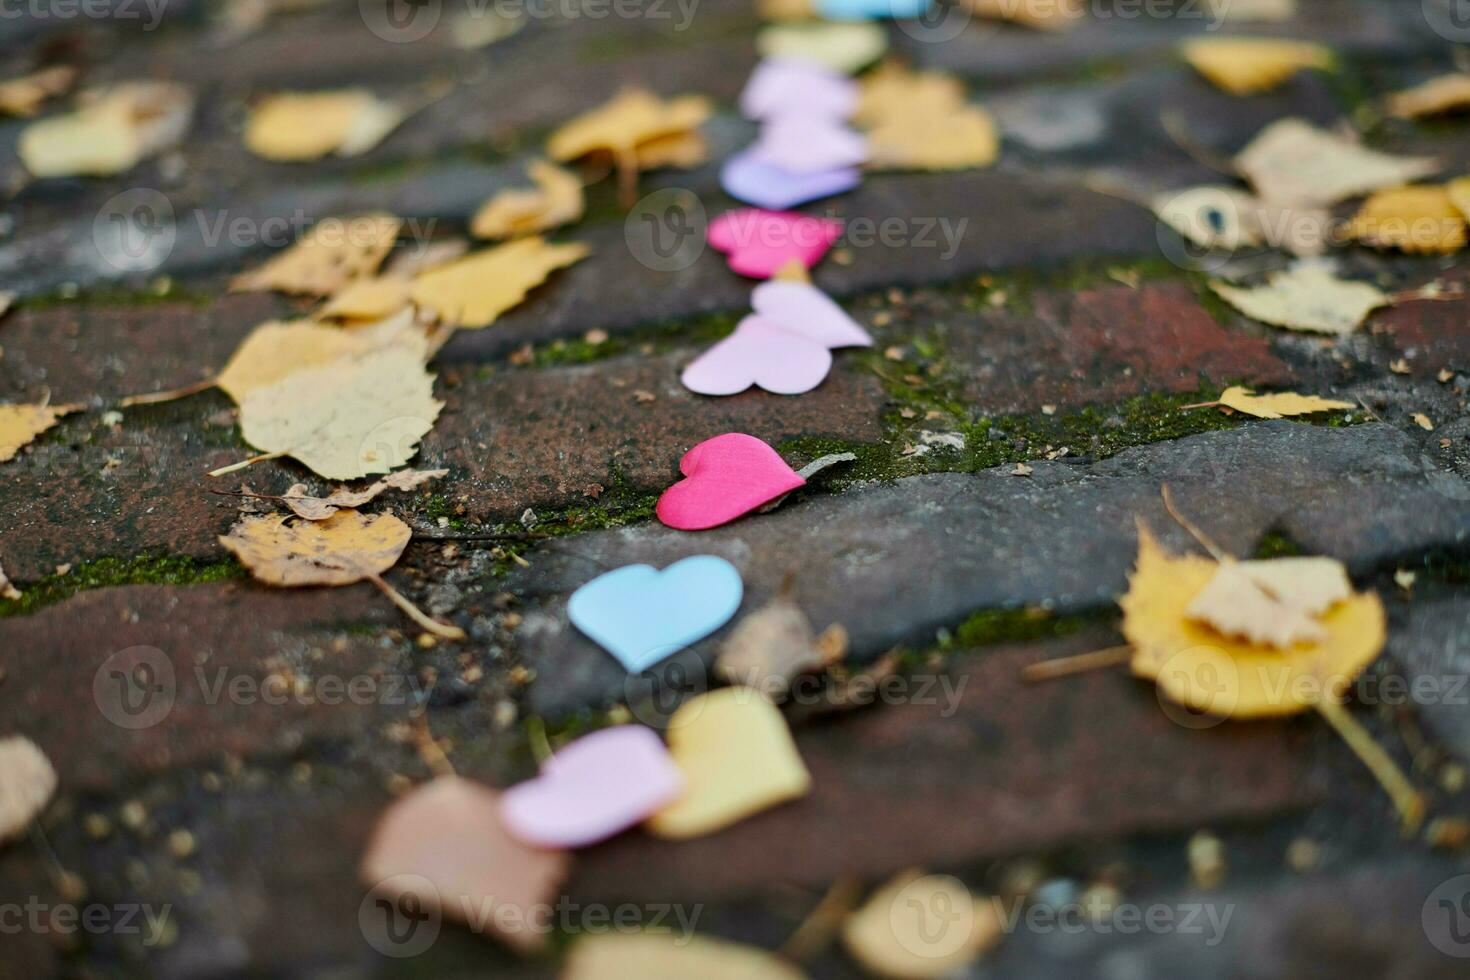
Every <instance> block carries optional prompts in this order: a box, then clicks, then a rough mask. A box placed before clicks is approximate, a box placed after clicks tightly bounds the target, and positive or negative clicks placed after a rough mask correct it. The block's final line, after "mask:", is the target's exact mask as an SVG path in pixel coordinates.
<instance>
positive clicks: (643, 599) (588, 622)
mask: <svg viewBox="0 0 1470 980" xmlns="http://www.w3.org/2000/svg"><path fill="white" fill-rule="evenodd" d="M744 592H745V586H744V584H743V583H742V582H741V581H740V573H739V572H738V571H736V569H735V566H734V565H732V564H730V563H729V562H727V561H726V560H725V559H723V558H718V557H716V556H714V555H695V556H694V557H693V558H685V559H684V560H682V561H676V562H674V563H673V564H672V565H670V566H669V567H668V568H665V569H664V570H663V571H659V570H658V569H656V568H654V567H653V566H652V565H624V566H623V567H622V568H615V569H613V570H612V571H610V572H608V573H607V574H605V575H599V576H597V578H595V579H593V580H592V581H590V582H588V583H587V584H586V585H584V586H582V587H581V588H580V589H578V590H577V591H576V592H573V593H572V597H571V598H570V599H568V600H567V615H568V616H569V617H570V618H571V620H572V623H573V624H574V625H575V626H576V627H577V629H579V630H581V631H582V632H583V633H586V634H587V635H588V636H589V637H591V638H592V639H593V640H595V641H597V644H598V645H599V646H601V647H602V648H603V649H605V650H606V651H607V652H608V653H611V654H612V655H613V656H614V657H617V658H618V660H619V662H621V663H622V665H623V666H624V667H626V668H628V670H629V671H632V672H633V673H638V672H639V671H641V670H645V669H646V668H648V667H651V666H653V665H654V664H656V663H658V662H659V661H660V660H663V659H665V658H666V657H670V656H673V655H674V654H675V653H678V652H679V651H680V650H682V649H684V648H685V647H687V646H689V645H690V644H691V643H694V642H696V641H698V640H702V639H704V638H705V637H706V636H709V635H710V634H711V633H713V632H714V631H715V630H717V629H719V628H720V627H721V626H724V625H725V624H726V623H728V622H729V621H730V617H731V616H733V615H735V610H737V609H739V608H740V599H741V596H742V595H744Z"/></svg>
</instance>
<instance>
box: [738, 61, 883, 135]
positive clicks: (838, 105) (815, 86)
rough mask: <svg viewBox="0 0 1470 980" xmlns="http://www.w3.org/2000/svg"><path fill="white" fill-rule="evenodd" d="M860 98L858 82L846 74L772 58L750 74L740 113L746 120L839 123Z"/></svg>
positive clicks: (800, 62)
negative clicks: (797, 119)
mask: <svg viewBox="0 0 1470 980" xmlns="http://www.w3.org/2000/svg"><path fill="white" fill-rule="evenodd" d="M859 98H861V96H860V93H859V89H858V84H857V82H855V81H853V80H852V79H850V78H848V77H847V76H845V75H839V74H837V73H836V72H834V71H831V70H830V69H827V68H822V67H820V66H818V65H813V64H808V63H806V62H802V61H778V60H774V59H772V60H766V61H762V62H761V63H760V64H758V65H756V66H755V71H753V72H751V73H750V80H749V81H748V82H746V83H745V89H744V90H743V91H742V92H741V93H740V111H741V113H742V114H743V115H744V116H745V118H747V119H775V118H776V117H778V116H795V117H800V118H803V119H807V120H813V119H819V118H820V119H836V120H841V119H846V118H847V117H848V116H850V115H852V114H853V111H854V110H856V109H857V105H858V100H859Z"/></svg>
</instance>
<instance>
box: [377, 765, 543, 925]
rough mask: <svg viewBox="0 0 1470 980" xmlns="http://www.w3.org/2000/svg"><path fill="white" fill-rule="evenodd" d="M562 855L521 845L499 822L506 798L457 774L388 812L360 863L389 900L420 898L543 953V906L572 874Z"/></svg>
mask: <svg viewBox="0 0 1470 980" xmlns="http://www.w3.org/2000/svg"><path fill="white" fill-rule="evenodd" d="M570 866H571V862H570V860H569V859H568V858H567V855H566V854H565V853H564V852H562V851H550V850H542V849H540V848H535V847H530V846H528V845H526V844H522V843H521V842H520V841H518V840H516V839H515V838H514V837H513V836H511V834H510V833H509V832H508V831H506V829H505V827H504V826H503V825H502V824H501V821H500V794H498V793H496V792H495V791H494V790H491V789H489V788H487V787H485V786H481V785H479V784H478V783H474V782H471V781H470V780H468V779H461V778H459V777H458V776H440V777H439V778H437V779H435V780H433V781H432V782H429V783H427V784H425V785H423V786H420V787H419V788H417V789H415V790H413V791H412V792H411V793H409V794H408V795H407V796H404V797H403V798H402V799H400V800H398V801H396V802H395V803H393V805H391V806H390V807H388V809H387V810H386V811H384V813H383V815H382V817H380V818H379V820H378V825H377V827H376V828H375V829H374V831H373V836H372V840H371V841H370V842H369V844H368V849H367V853H366V854H364V855H363V859H362V865H361V876H362V880H363V882H364V883H365V884H367V886H368V887H369V888H370V889H372V890H373V891H374V892H376V893H378V894H380V895H383V896H384V897H386V898H388V899H389V900H397V899H400V898H402V897H405V896H412V897H414V898H415V899H417V900H418V901H419V902H420V903H421V904H422V906H423V907H424V908H425V909H428V910H437V911H438V912H439V913H440V914H442V915H443V916H444V917H446V918H452V919H458V920H460V921H468V920H470V918H471V917H477V916H479V914H480V913H482V912H483V911H484V910H486V909H490V908H491V907H492V906H493V907H494V908H496V909H502V910H510V911H512V912H514V913H515V914H513V915H503V914H495V915H485V916H483V921H481V919H479V918H476V919H475V921H474V922H473V924H474V925H476V926H486V927H489V928H491V929H493V930H494V931H495V933H496V934H497V935H498V937H499V938H500V939H501V940H502V941H503V942H505V943H506V944H507V945H508V946H510V947H511V948H513V949H516V950H518V951H521V952H530V951H534V950H537V949H540V948H541V947H542V946H543V945H544V944H545V942H546V932H545V931H543V930H539V929H536V928H535V926H536V924H537V923H538V922H539V919H538V918H537V916H536V915H535V911H536V909H537V908H538V907H542V906H544V905H545V904H546V903H548V902H551V901H552V900H553V899H554V897H555V895H556V893H557V890H558V889H559V888H560V887H561V883H562V881H563V880H564V879H565V878H566V876H567V872H568V871H569V870H570Z"/></svg>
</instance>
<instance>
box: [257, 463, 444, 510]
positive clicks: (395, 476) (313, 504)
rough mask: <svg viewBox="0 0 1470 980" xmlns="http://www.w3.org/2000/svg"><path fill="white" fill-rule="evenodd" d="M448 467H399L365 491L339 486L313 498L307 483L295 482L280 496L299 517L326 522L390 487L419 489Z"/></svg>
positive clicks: (368, 500) (405, 489) (439, 475)
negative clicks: (435, 468)
mask: <svg viewBox="0 0 1470 980" xmlns="http://www.w3.org/2000/svg"><path fill="white" fill-rule="evenodd" d="M448 473H449V471H448V470H399V471H398V472H396V473H390V474H388V475H387V476H385V477H384V478H383V479H381V480H379V481H378V482H376V483H374V484H373V485H372V486H370V487H368V488H367V489H365V490H348V489H347V488H346V487H338V488H337V489H336V490H335V491H334V492H333V493H332V494H331V495H330V496H327V497H313V496H310V495H308V494H307V492H306V484H304V483H297V484H293V485H292V486H291V488H290V489H289V490H287V491H286V492H285V493H284V494H283V495H282V496H281V498H280V500H281V503H283V504H285V505H286V506H287V507H289V508H291V511H292V513H294V514H295V515H296V516H297V517H304V518H306V519H307V520H308V521H324V520H326V519H327V518H329V517H331V516H332V515H333V514H335V513H337V511H339V510H342V509H343V508H354V507H361V506H362V505H363V504H366V503H370V502H371V501H373V500H375V499H377V497H379V496H380V495H381V494H383V493H385V492H387V491H389V490H403V491H408V490H417V489H418V488H419V487H421V486H423V485H424V484H425V483H428V482H429V481H430V480H437V479H438V478H439V477H441V476H447V475H448Z"/></svg>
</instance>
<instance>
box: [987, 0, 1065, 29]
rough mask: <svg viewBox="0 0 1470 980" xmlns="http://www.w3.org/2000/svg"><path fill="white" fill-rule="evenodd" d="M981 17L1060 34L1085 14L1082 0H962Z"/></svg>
mask: <svg viewBox="0 0 1470 980" xmlns="http://www.w3.org/2000/svg"><path fill="white" fill-rule="evenodd" d="M961 6H965V7H968V8H969V9H970V11H971V12H972V13H974V14H976V15H977V16H980V17H985V18H988V19H990V20H1007V21H1010V22H1012V23H1015V24H1021V25H1023V26H1025V27H1034V28H1036V29H1038V30H1043V31H1060V30H1066V29H1067V28H1069V27H1073V26H1075V25H1076V23H1077V22H1078V20H1079V19H1080V18H1081V17H1082V15H1083V14H1084V13H1085V10H1086V8H1085V7H1084V5H1083V3H1082V0H1048V2H1046V3H1036V2H1026V0H961Z"/></svg>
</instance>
